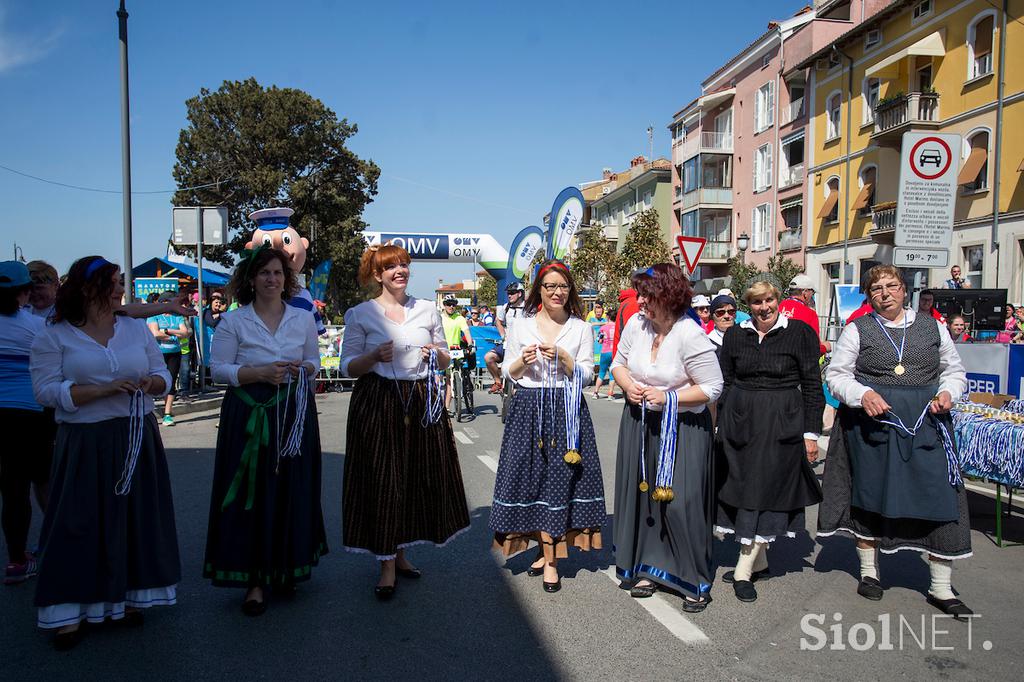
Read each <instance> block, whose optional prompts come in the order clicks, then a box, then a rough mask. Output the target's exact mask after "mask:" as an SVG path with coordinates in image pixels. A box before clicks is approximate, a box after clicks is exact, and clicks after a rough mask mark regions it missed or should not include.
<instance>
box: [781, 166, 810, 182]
mask: <svg viewBox="0 0 1024 682" xmlns="http://www.w3.org/2000/svg"><path fill="white" fill-rule="evenodd" d="M803 181H804V165H803V164H802V163H798V164H797V165H795V166H790V167H789V168H783V169H780V170H779V187H789V186H790V185H799V184H800V183H801V182H803Z"/></svg>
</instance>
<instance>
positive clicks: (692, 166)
mask: <svg viewBox="0 0 1024 682" xmlns="http://www.w3.org/2000/svg"><path fill="white" fill-rule="evenodd" d="M699 161H700V157H699V156H695V157H693V158H692V159H690V160H689V161H686V162H685V163H683V193H684V194H686V193H688V192H692V191H694V190H696V189H697V178H698V176H697V163H698V162H699Z"/></svg>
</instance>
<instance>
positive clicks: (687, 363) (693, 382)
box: [612, 263, 722, 613]
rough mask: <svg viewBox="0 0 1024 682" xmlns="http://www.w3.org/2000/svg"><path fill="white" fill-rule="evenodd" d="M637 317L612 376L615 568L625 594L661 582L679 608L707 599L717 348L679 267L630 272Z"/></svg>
mask: <svg viewBox="0 0 1024 682" xmlns="http://www.w3.org/2000/svg"><path fill="white" fill-rule="evenodd" d="M633 288H634V289H635V290H636V292H637V303H639V305H640V310H641V313H642V314H641V315H635V316H634V317H632V318H631V319H630V320H629V322H628V323H627V324H626V327H625V328H624V329H623V330H622V338H621V339H620V340H619V347H618V351H617V352H616V354H615V359H614V360H613V361H612V375H613V376H614V377H615V381H616V383H618V384H619V385H620V386H622V387H623V391H624V392H625V396H626V405H625V407H624V409H623V411H622V419H621V421H620V423H619V445H618V454H617V457H616V475H615V570H616V573H617V574H618V576H619V578H620V579H622V580H623V582H625V583H627V584H629V585H630V586H631V589H630V595H632V596H633V597H637V598H643V597H650V596H652V595H653V594H654V592H655V591H656V590H657V589H659V588H668V589H670V590H673V591H675V592H679V593H681V594H682V595H683V597H684V602H683V610H685V611H688V612H691V613H695V612H699V611H703V610H704V608H705V607H706V606H707V604H708V602H709V601H710V592H711V583H712V580H713V579H714V575H715V574H714V569H713V568H712V564H711V539H712V532H711V526H712V522H713V516H714V495H713V488H712V481H713V467H712V461H713V460H712V452H713V451H712V443H713V438H712V426H711V414H710V412H709V411H708V404H709V403H712V402H713V401H714V400H716V399H717V398H718V395H719V394H720V393H721V391H722V372H721V370H720V368H719V364H718V356H717V355H716V354H715V346H714V344H712V343H711V341H710V340H709V339H708V337H707V334H705V333H704V330H703V329H701V327H700V325H699V324H698V323H697V322H695V321H694V320H693V318H692V317H690V316H689V315H687V314H686V309H687V307H689V305H690V298H691V295H692V290H691V289H690V283H689V282H688V281H687V279H686V275H684V274H683V271H682V270H681V269H680V268H679V266H678V265H675V264H672V263H659V264H658V265H655V266H654V267H652V268H649V269H648V270H647V271H646V272H642V273H639V274H636V275H634V276H633Z"/></svg>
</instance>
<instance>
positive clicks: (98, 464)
mask: <svg viewBox="0 0 1024 682" xmlns="http://www.w3.org/2000/svg"><path fill="white" fill-rule="evenodd" d="M128 426H129V419H128V418H127V417H122V418H117V419H108V420H105V421H102V422H97V423H94V424H61V425H59V426H58V428H57V438H56V443H55V446H54V461H53V476H52V479H51V486H50V500H49V504H48V505H47V510H46V517H45V519H44V521H43V529H42V558H41V562H40V566H39V578H38V582H37V584H36V598H35V603H36V606H38V607H40V609H39V626H40V627H44V628H56V627H61V626H63V625H69V624H72V623H76V622H79V621H80V620H84V619H86V618H88V620H90V621H94V622H95V621H102V620H103V619H104V618H105V617H114V618H119V617H121V616H123V615H124V607H125V605H126V604H127V605H128V606H132V607H137V608H145V607H148V606H153V605H157V604H173V603H174V602H175V586H176V584H177V583H178V581H179V580H180V579H181V565H180V562H179V558H178V535H177V531H176V529H175V525H174V503H173V501H172V499H171V484H170V477H169V475H168V472H167V459H166V457H165V456H164V447H163V443H162V442H161V440H160V433H159V429H158V427H157V424H156V419H155V418H154V417H153V415H152V414H149V415H146V417H145V418H144V420H143V437H142V448H141V451H140V453H139V458H138V463H137V465H136V467H135V472H134V474H133V476H132V479H131V488H130V490H129V491H128V493H127V494H126V495H115V494H114V487H115V485H117V482H118V480H119V479H120V478H121V475H122V472H123V469H124V464H125V454H126V453H127V452H128V441H129V434H128Z"/></svg>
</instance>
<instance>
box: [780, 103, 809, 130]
mask: <svg viewBox="0 0 1024 682" xmlns="http://www.w3.org/2000/svg"><path fill="white" fill-rule="evenodd" d="M782 115H783V118H784V120H783V121H782V124H783V125H785V124H787V123H792V122H793V121H795V120H797V119H798V118H800V117H801V116H803V115H804V98H803V97H801V98H799V99H795V100H793V101H792V102H790V103H789V108H788V109H786V110H785V111H784V113H783V114H782Z"/></svg>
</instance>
